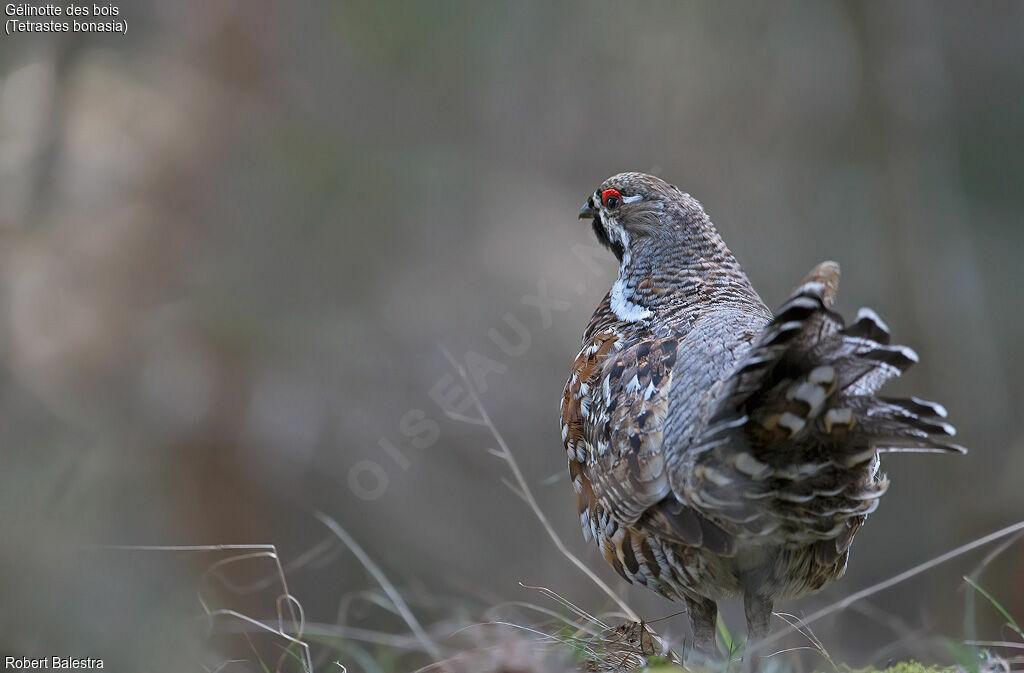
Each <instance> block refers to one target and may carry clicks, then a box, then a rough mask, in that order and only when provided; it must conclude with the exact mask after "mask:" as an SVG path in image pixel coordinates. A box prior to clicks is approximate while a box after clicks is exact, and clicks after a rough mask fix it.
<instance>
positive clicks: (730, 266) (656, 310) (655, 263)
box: [609, 222, 770, 323]
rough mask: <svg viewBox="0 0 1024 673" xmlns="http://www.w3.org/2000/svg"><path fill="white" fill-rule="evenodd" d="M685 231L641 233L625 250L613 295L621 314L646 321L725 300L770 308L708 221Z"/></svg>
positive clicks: (632, 320)
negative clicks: (669, 234)
mask: <svg viewBox="0 0 1024 673" xmlns="http://www.w3.org/2000/svg"><path fill="white" fill-rule="evenodd" d="M700 224H701V225H704V224H705V223H700ZM685 233H686V234H687V235H682V232H677V234H678V235H673V236H659V237H657V238H653V237H644V238H637V239H635V240H634V241H632V242H631V243H632V245H630V246H629V247H628V248H627V249H626V250H625V251H624V253H623V256H622V260H621V262H620V264H619V275H618V278H617V279H616V280H615V284H614V285H612V290H611V293H610V297H609V298H610V302H611V308H612V311H614V312H615V315H616V316H618V318H619V319H620V320H622V321H624V322H629V323H646V322H649V321H650V320H651V319H652V318H655V317H657V316H662V317H663V316H666V315H668V314H674V315H678V314H680V313H683V314H686V315H693V316H696V315H697V314H699V313H700V312H701V311H704V310H707V309H708V308H712V307H716V306H723V305H728V306H733V307H739V308H749V309H751V310H754V311H757V312H759V313H761V312H763V313H766V314H768V309H767V308H766V307H765V305H764V302H762V301H761V298H760V296H758V294H757V292H756V291H755V290H754V288H753V286H752V285H751V284H750V280H749V279H748V278H747V275H746V273H744V271H743V269H742V267H740V264H739V262H738V261H736V258H735V257H734V256H733V254H732V252H730V251H729V249H728V248H727V247H726V246H725V243H724V242H723V241H722V238H721V237H720V236H719V235H718V232H717V231H715V229H714V227H713V226H712V225H711V223H710V222H706V226H699V227H695V226H693V224H692V223H691V225H690V226H689V227H687V228H686V230H685ZM768 315H770V314H768Z"/></svg>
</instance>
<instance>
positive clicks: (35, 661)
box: [4, 656, 103, 671]
mask: <svg viewBox="0 0 1024 673" xmlns="http://www.w3.org/2000/svg"><path fill="white" fill-rule="evenodd" d="M4 668H5V669H6V670H18V671H29V670H37V671H67V670H81V669H90V668H91V669H98V668H103V660H102V659H97V658H96V657H58V656H50V657H4Z"/></svg>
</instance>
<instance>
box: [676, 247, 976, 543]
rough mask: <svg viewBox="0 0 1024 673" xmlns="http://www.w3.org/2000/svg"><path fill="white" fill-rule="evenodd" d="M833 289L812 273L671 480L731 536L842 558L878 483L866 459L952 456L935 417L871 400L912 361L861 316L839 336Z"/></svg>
mask: <svg viewBox="0 0 1024 673" xmlns="http://www.w3.org/2000/svg"><path fill="white" fill-rule="evenodd" d="M838 281H839V268H838V266H837V265H836V264H834V263H832V262H826V263H823V264H821V265H819V266H818V267H816V268H815V269H814V270H813V271H812V272H811V274H809V275H808V277H807V278H806V279H805V281H804V282H803V283H802V284H801V285H800V286H799V287H798V288H797V289H796V290H795V291H794V292H793V294H792V295H791V296H790V298H789V299H788V300H787V301H786V302H785V303H784V304H783V305H782V307H781V308H780V310H779V313H778V315H776V316H775V318H774V319H773V320H772V321H771V322H770V323H768V324H767V325H766V326H765V327H764V329H763V330H762V331H761V333H760V334H759V336H758V337H757V340H756V342H755V344H754V346H753V347H752V348H751V349H750V350H749V352H747V353H746V354H745V356H744V357H743V358H742V359H741V360H740V361H739V363H738V365H737V366H736V367H735V369H734V370H733V371H732V373H731V375H729V376H728V377H727V378H725V380H724V381H723V383H722V385H721V388H720V391H719V393H718V394H717V396H716V400H715V401H714V403H713V407H712V409H711V413H710V415H709V420H708V422H707V423H706V426H705V427H704V429H703V430H702V431H701V432H700V433H699V434H698V435H697V438H696V440H695V441H693V442H692V443H691V444H690V445H689V446H688V447H687V449H686V451H684V452H682V455H681V457H680V458H679V459H678V460H677V464H676V465H675V466H674V469H673V470H672V476H673V489H674V490H675V491H676V492H677V493H679V494H680V495H681V496H682V499H683V500H684V501H685V502H687V503H688V504H690V505H691V506H693V507H694V508H696V509H697V510H699V511H700V512H702V513H704V514H705V515H706V516H708V517H709V518H711V519H713V520H715V521H716V522H717V523H719V524H720V525H722V527H723V528H724V529H726V530H728V531H730V532H731V533H732V534H734V535H740V536H743V535H760V536H763V535H769V534H773V533H777V534H778V535H781V536H782V539H784V540H787V541H792V542H796V543H810V542H815V541H821V542H824V544H822V545H821V550H822V555H823V557H824V558H823V560H824V561H829V560H830V559H834V558H836V557H838V556H841V555H843V554H844V553H845V551H846V548H847V547H848V546H849V544H850V541H851V540H852V538H853V533H854V532H855V531H856V528H857V527H858V526H859V525H860V523H861V522H862V521H863V519H864V517H865V516H866V515H867V514H868V513H870V512H871V511H873V510H874V508H875V507H876V506H877V502H878V498H879V497H880V496H881V495H882V493H884V491H885V489H886V488H887V486H888V481H887V480H886V478H885V477H884V476H881V475H879V474H878V472H877V468H878V458H877V452H878V451H880V450H888V451H928V452H962V451H963V449H962V448H961V447H959V446H957V445H955V444H952V443H951V442H949V438H950V437H951V436H952V435H953V434H954V432H955V431H954V429H953V427H952V426H951V425H949V424H948V423H946V422H945V421H944V420H942V419H943V418H944V417H945V410H944V409H943V408H942V407H941V406H939V405H937V404H934V403H931V402H925V401H923V400H919V399H917V398H909V399H892V398H884V397H878V396H876V393H877V392H878V390H879V388H881V386H882V385H883V384H884V383H885V382H886V381H887V380H889V379H890V378H892V377H894V376H898V375H899V374H901V373H902V372H903V371H905V370H906V369H907V368H909V367H910V366H911V365H913V364H914V363H915V362H917V355H916V354H915V353H914V352H913V351H912V350H911V349H909V348H907V347H905V346H898V345H890V344H889V332H888V329H887V328H886V326H885V324H884V323H883V322H882V321H881V320H880V319H879V318H878V316H877V315H875V313H874V312H873V311H870V310H869V309H861V311H860V313H859V314H858V319H857V321H856V322H854V323H853V324H852V325H849V326H847V325H846V324H845V322H844V321H843V318H842V316H840V315H839V314H837V313H835V312H834V311H832V310H831V308H830V306H831V304H832V301H833V299H834V296H835V291H836V287H837V286H838Z"/></svg>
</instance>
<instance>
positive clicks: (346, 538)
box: [314, 512, 441, 659]
mask: <svg viewBox="0 0 1024 673" xmlns="http://www.w3.org/2000/svg"><path fill="white" fill-rule="evenodd" d="M314 515H315V516H316V518H317V520H318V521H320V523H322V524H324V525H325V526H327V528H329V529H330V531H331V532H332V533H334V534H335V535H337V536H338V539H340V540H341V541H342V542H344V543H345V546H347V547H348V548H349V549H350V550H351V551H352V553H353V554H354V555H355V557H356V558H357V559H359V562H360V563H362V564H363V567H364V568H366V570H367V571H368V572H369V573H370V574H371V575H373V578H374V579H375V580H376V581H377V584H379V585H380V588H381V589H383V590H384V593H386V594H387V596H388V598H389V599H391V603H392V604H393V605H394V606H395V609H396V610H398V613H399V614H400V615H401V616H402V619H403V620H405V623H406V624H408V626H409V628H410V629H411V630H412V632H413V633H414V634H415V635H416V637H417V638H418V639H419V641H420V642H421V643H422V644H423V649H424V650H426V651H427V652H428V653H429V654H430V656H432V657H433V658H434V659H440V658H441V649H440V648H439V647H438V646H437V643H435V642H434V641H433V639H432V638H431V637H430V636H429V635H428V634H427V632H426V631H425V630H424V628H423V626H422V625H421V624H420V622H419V620H418V619H416V616H415V615H414V614H413V613H412V610H410V609H409V606H408V605H406V603H405V599H403V598H402V595H401V594H400V593H398V589H396V588H395V585H394V584H392V583H391V580H389V579H388V578H387V575H385V574H384V571H382V570H381V569H380V567H379V566H378V565H377V564H376V563H374V562H373V559H371V558H370V555H369V554H367V553H366V551H365V550H363V548H362V547H360V546H359V543H358V542H356V541H355V538H353V537H352V536H351V535H349V534H348V531H346V530H345V529H344V528H342V527H341V524H339V523H338V522H337V521H335V520H334V519H332V518H331V517H329V516H327V515H326V514H324V513H323V512H315V513H314Z"/></svg>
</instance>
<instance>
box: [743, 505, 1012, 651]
mask: <svg viewBox="0 0 1024 673" xmlns="http://www.w3.org/2000/svg"><path fill="white" fill-rule="evenodd" d="M1020 531H1024V521H1018V522H1017V523H1015V524H1012V525H1010V526H1006V527H1005V528H1000V529H999V530H997V531H995V532H993V533H989V534H988V535H985V536H982V537H980V538H978V539H976V540H973V541H971V542H968V543H967V544H965V545H961V546H959V547H957V548H956V549H952V550H950V551H948V552H946V553H945V554H940V555H938V556H936V557H935V558H933V559H929V560H928V561H925V562H924V563H921V564H919V565H916V566H914V567H913V568H911V569H909V570H905V571H903V572H901V573H899V574H898V575H895V576H893V577H890V578H889V579H887V580H884V581H882V582H879V583H877V584H872V585H871V586H869V587H867V588H866V589H861V590H860V591H858V592H856V593H853V594H850V595H849V596H847V597H846V598H843V599H842V600H839V601H836V602H835V603H832V604H831V605H829V606H826V607H824V608H822V609H820V610H818V611H817V612H814V613H812V614H811V615H810V616H809V617H807V618H806V619H804V620H803V623H804V624H812V623H814V622H816V621H818V620H820V619H823V618H825V617H828V616H829V615H832V614H835V613H836V612H841V611H842V610H845V609H846V608H848V607H850V605H852V604H854V603H856V602H857V601H860V600H863V599H865V598H867V597H868V596H873V595H874V594H877V593H878V592H880V591H885V590H886V589H888V588H890V587H893V586H896V585H897V584H900V583H901V582H905V581H906V580H908V579H910V578H912V577H916V576H917V575H920V574H921V573H923V572H926V571H928V570H931V569H932V568H934V567H935V566H938V565H942V564H943V563H945V562H947V561H951V560H953V559H954V558H957V557H958V556H963V555H964V554H966V553H968V552H971V551H974V550H975V549H978V548H979V547H984V546H985V545H987V544H990V543H992V542H995V541H996V540H1001V539H1003V538H1005V537H1007V536H1008V535H1014V534H1016V533H1018V532H1020ZM796 630H797V629H796V628H794V627H792V626H788V627H786V628H784V629H782V630H780V631H777V632H776V633H773V634H771V635H769V636H768V637H766V638H764V639H763V640H761V642H759V643H756V644H755V645H753V646H752V647H751V648H750V650H749V652H750V653H753V652H756V651H758V650H760V649H762V648H763V647H764V646H766V645H769V644H771V643H774V642H776V641H778V640H779V639H781V638H783V637H784V636H786V635H789V634H790V633H792V632H794V631H796Z"/></svg>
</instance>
